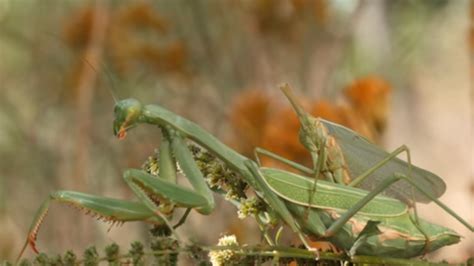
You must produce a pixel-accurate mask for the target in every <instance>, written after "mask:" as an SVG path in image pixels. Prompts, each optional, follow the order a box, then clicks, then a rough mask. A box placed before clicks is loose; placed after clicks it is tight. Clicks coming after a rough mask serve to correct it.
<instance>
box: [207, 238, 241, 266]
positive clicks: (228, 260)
mask: <svg viewBox="0 0 474 266" xmlns="http://www.w3.org/2000/svg"><path fill="white" fill-rule="evenodd" d="M238 245H239V243H238V242H237V238H236V237H235V235H230V236H223V237H221V238H220V239H219V242H218V243H217V246H234V247H235V246H238ZM237 256H238V255H237V254H235V252H234V251H233V250H213V251H210V252H209V259H210V261H211V263H212V265H213V266H221V265H228V264H232V263H233V262H235V261H236V257H237Z"/></svg>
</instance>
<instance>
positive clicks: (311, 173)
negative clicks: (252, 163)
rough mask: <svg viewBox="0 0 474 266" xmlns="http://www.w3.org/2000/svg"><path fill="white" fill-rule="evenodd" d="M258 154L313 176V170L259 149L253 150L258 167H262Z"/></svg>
mask: <svg viewBox="0 0 474 266" xmlns="http://www.w3.org/2000/svg"><path fill="white" fill-rule="evenodd" d="M260 154H262V155H265V156H268V157H270V158H272V159H274V160H277V161H279V162H281V163H284V164H286V165H288V166H290V167H292V168H294V169H296V170H298V171H301V172H302V173H305V174H308V175H313V174H314V170H312V169H310V168H308V167H306V166H304V165H301V164H299V163H296V162H294V161H291V160H289V159H287V158H285V157H282V156H280V155H278V154H276V153H273V152H271V151H269V150H266V149H263V148H260V147H257V148H255V150H254V156H255V159H256V160H257V163H258V166H262V163H261V161H260V156H259V155H260Z"/></svg>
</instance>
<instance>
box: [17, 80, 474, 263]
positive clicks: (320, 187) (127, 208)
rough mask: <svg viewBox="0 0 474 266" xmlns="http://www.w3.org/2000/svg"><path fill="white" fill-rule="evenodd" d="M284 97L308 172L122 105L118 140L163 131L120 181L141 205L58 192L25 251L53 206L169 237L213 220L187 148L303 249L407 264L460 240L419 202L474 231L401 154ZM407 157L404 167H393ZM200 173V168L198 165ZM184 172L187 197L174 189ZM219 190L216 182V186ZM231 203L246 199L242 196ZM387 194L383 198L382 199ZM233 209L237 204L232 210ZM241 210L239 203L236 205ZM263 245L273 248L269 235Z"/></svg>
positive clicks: (431, 178)
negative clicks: (154, 150)
mask: <svg viewBox="0 0 474 266" xmlns="http://www.w3.org/2000/svg"><path fill="white" fill-rule="evenodd" d="M282 91H283V92H284V93H285V95H286V96H287V97H288V99H289V100H290V102H291V104H292V105H293V107H294V109H295V111H296V113H297V115H298V117H299V119H300V122H301V130H300V136H299V138H300V141H301V143H302V144H303V145H304V146H305V147H306V149H308V151H309V152H310V154H311V156H312V159H313V160H312V161H313V167H312V168H307V167H304V166H302V165H299V164H297V163H295V162H291V161H288V160H286V159H284V158H282V157H280V156H278V155H276V154H273V153H271V152H269V151H265V150H262V149H257V150H256V159H257V160H256V161H253V160H250V159H249V158H246V157H244V156H242V155H241V154H239V153H237V152H236V151H234V150H232V149H231V148H229V147H228V146H226V145H225V144H223V143H222V142H221V141H219V140H218V139H217V138H215V137H214V136H213V135H211V134H210V133H208V132H206V131H205V130H204V129H202V128H201V127H200V126H198V125H197V124H195V123H193V122H191V121H189V120H187V119H185V118H183V117H181V116H178V115H176V114H174V113H172V112H170V111H168V110H166V109H164V108H163V107H160V106H158V105H143V104H142V103H141V102H139V101H138V100H135V99H125V100H121V101H119V102H118V103H117V104H116V106H115V110H114V113H115V121H114V124H113V129H114V134H115V135H116V136H117V137H118V138H120V139H122V138H124V137H125V136H126V134H127V132H128V131H129V130H131V129H132V128H134V127H136V126H138V125H139V124H151V125H155V126H158V127H159V128H160V129H161V131H162V140H161V143H160V147H159V154H158V155H157V158H156V164H157V165H156V169H158V170H157V171H155V173H151V172H150V171H145V170H139V169H128V170H126V171H125V172H124V174H123V178H124V180H125V182H126V183H127V184H128V186H129V187H130V188H131V190H132V191H133V193H134V194H135V195H136V197H137V198H138V201H127V200H120V199H111V198H106V197H101V196H94V195H90V194H85V193H81V192H75V191H56V192H53V193H51V194H50V195H49V198H48V199H47V200H46V201H45V202H44V203H43V204H42V205H41V207H40V208H39V209H38V211H37V213H36V214H35V216H34V219H33V222H32V224H31V227H30V229H29V233H28V237H27V239H26V241H25V244H24V246H23V248H22V250H21V252H20V255H19V258H20V257H21V256H22V254H23V252H24V251H25V249H26V247H27V246H28V245H30V246H31V248H32V249H33V250H34V251H36V252H37V249H36V247H35V241H36V238H37V234H38V231H39V227H40V225H41V223H42V221H43V219H44V217H45V216H46V214H47V211H48V208H49V205H50V203H51V202H52V201H54V202H59V203H65V204H69V205H73V206H75V207H78V208H80V209H83V210H85V211H86V212H89V213H92V214H93V215H97V216H98V217H99V218H100V219H103V220H105V221H110V222H120V223H122V222H128V221H144V222H147V223H151V224H159V225H163V224H166V225H167V226H169V227H170V228H176V227H177V226H178V225H180V224H182V223H183V222H184V221H185V219H186V216H187V214H188V213H189V211H190V210H196V211H197V212H199V213H201V214H204V215H207V214H209V213H211V212H212V211H213V210H214V207H215V203H214V197H213V193H214V192H220V193H222V191H221V190H219V189H215V187H212V185H210V184H208V183H207V182H206V175H207V174H206V173H204V172H205V171H203V167H204V166H205V165H204V166H203V164H202V162H201V161H198V160H197V159H196V154H197V153H198V151H196V150H195V148H193V147H190V146H189V145H188V143H187V141H192V142H193V143H195V144H197V145H199V146H200V147H202V148H204V149H205V150H206V151H207V152H209V153H210V154H212V156H215V158H217V159H218V160H219V162H222V165H224V166H225V167H227V168H228V169H230V170H231V172H232V174H233V175H234V176H233V177H236V176H238V178H240V179H239V180H238V181H236V182H234V183H237V184H238V185H237V186H236V187H237V188H235V189H236V190H239V189H240V190H245V189H246V188H247V187H250V188H252V189H253V190H254V191H255V193H256V194H257V196H258V198H259V199H260V200H261V201H262V202H263V203H264V204H265V205H266V209H264V211H262V212H260V213H257V214H256V215H255V218H256V219H257V221H258V222H259V223H262V224H264V223H266V220H265V216H267V217H268V216H273V217H277V219H278V220H280V221H283V222H284V223H285V224H286V225H287V226H289V227H290V228H291V230H292V231H293V232H294V233H296V234H297V235H298V236H299V238H300V239H301V241H302V243H303V244H304V245H305V246H306V248H308V249H310V250H312V251H314V253H315V258H317V256H318V251H317V250H314V249H313V248H312V247H311V246H310V245H309V244H308V241H307V240H308V238H311V239H322V240H328V241H330V242H332V243H333V244H334V245H336V246H337V247H339V248H340V249H342V250H345V251H346V252H347V253H348V254H350V255H356V254H357V255H372V256H387V257H395V258H411V257H415V256H419V255H423V254H425V253H428V252H431V251H434V250H436V249H439V248H441V247H443V246H447V245H452V244H455V243H457V242H459V241H460V238H461V237H460V235H458V234H457V233H456V232H454V231H453V230H451V229H449V228H445V227H442V226H439V225H435V224H432V223H430V222H428V221H425V220H423V219H421V218H418V216H417V214H416V211H415V212H413V211H411V210H412V209H414V208H413V207H414V205H415V203H416V202H430V201H433V202H435V203H436V204H437V205H439V206H440V207H441V208H443V209H444V210H445V211H446V212H447V213H449V214H450V215H452V216H453V217H454V218H456V219H457V220H458V221H459V222H461V223H462V224H463V225H465V226H466V227H467V228H469V230H470V231H474V228H473V226H472V225H470V224H469V223H468V222H467V221H465V220H464V219H463V218H461V217H460V216H459V215H457V214H456V213H454V212H453V211H452V210H451V209H449V208H448V207H447V206H445V205H444V204H443V203H442V202H440V201H439V200H438V199H437V198H439V197H440V196H441V195H442V194H443V193H444V191H445V184H444V182H443V181H442V179H441V178H439V177H438V176H436V175H434V174H433V173H430V172H428V171H426V170H423V169H421V168H418V167H416V166H414V165H412V164H411V162H410V156H409V151H408V149H407V148H406V147H405V146H402V147H400V148H399V149H397V150H395V151H394V152H392V153H387V152H385V151H384V150H382V149H380V148H378V147H377V146H375V145H374V144H371V143H370V142H368V141H367V140H365V139H364V138H363V137H361V136H359V135H358V134H357V133H355V132H353V131H352V130H350V129H347V128H345V127H343V126H340V125H337V124H334V123H331V122H328V121H325V120H323V119H319V118H314V117H311V116H310V115H308V114H307V113H306V112H304V110H303V109H302V108H301V107H300V106H299V105H298V103H297V102H296V100H295V97H294V96H293V94H292V93H291V90H290V88H289V86H288V85H284V86H282ZM402 152H406V153H407V157H408V160H407V162H405V161H402V160H400V159H398V158H396V157H397V155H399V154H400V153H402ZM262 154H263V155H265V156H271V157H273V158H276V159H279V160H281V161H283V162H285V163H287V164H288V165H290V166H293V167H294V168H295V169H297V170H299V171H300V172H302V173H304V175H305V176H303V175H300V174H296V173H291V172H287V171H283V170H279V169H273V168H266V167H261V166H260V165H259V160H258V156H259V155H262ZM204 164H206V163H205V162H204ZM179 171H181V172H182V173H183V174H184V176H185V177H186V178H187V179H188V180H189V183H190V184H191V186H192V189H190V188H187V187H185V186H182V185H180V184H178V183H177V178H176V176H177V173H178V172H179ZM214 178H216V179H217V180H219V179H220V178H222V179H223V178H224V177H220V176H214ZM237 193H240V194H241V196H240V197H237V198H238V199H243V198H245V193H244V192H242V191H240V192H237ZM382 193H385V195H381V194H382ZM234 202H235V201H234ZM236 205H238V206H242V205H243V203H242V202H236ZM176 207H182V208H186V209H187V211H186V213H185V215H184V216H183V217H182V218H181V220H180V221H179V222H178V224H177V225H175V226H172V225H171V224H170V221H169V220H170V218H171V215H172V213H173V210H174V209H175V208H176ZM263 233H264V235H265V239H266V240H267V241H268V242H269V243H270V244H274V241H273V240H272V239H271V237H269V236H268V234H267V232H265V231H264V232H263Z"/></svg>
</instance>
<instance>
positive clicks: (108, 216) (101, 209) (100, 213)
mask: <svg viewBox="0 0 474 266" xmlns="http://www.w3.org/2000/svg"><path fill="white" fill-rule="evenodd" d="M52 201H54V202H58V203H63V204H67V205H70V206H73V207H76V208H78V209H79V210H82V211H84V212H85V213H87V214H90V215H92V216H93V217H97V219H99V220H103V221H106V222H111V223H112V224H114V223H123V222H129V221H147V222H150V223H153V224H163V220H161V219H160V218H159V217H156V216H155V215H154V214H153V212H152V211H150V210H149V209H148V208H147V207H145V205H143V204H142V203H140V202H133V201H126V200H119V199H112V198H106V197H99V196H95V195H91V194H86V193H81V192H76V191H56V192H53V193H51V194H50V195H49V198H48V199H47V200H45V201H44V202H43V204H41V206H40V208H39V209H38V210H37V212H36V214H35V216H34V218H33V222H32V223H31V226H30V229H29V231H28V237H27V239H26V241H25V244H24V245H23V247H22V249H21V251H20V254H19V255H18V258H17V262H18V260H19V259H20V258H21V256H22V255H23V253H24V251H25V249H26V247H27V246H28V245H30V247H31V248H32V249H33V251H35V252H36V253H38V250H37V248H36V239H37V236H38V231H39V229H40V226H41V224H42V222H43V220H44V218H45V217H46V215H47V213H48V210H49V205H50V203H51V202H52Z"/></svg>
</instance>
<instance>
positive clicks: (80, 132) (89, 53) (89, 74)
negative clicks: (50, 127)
mask: <svg viewBox="0 0 474 266" xmlns="http://www.w3.org/2000/svg"><path fill="white" fill-rule="evenodd" d="M107 24H108V10H107V4H106V1H96V4H95V8H94V15H93V21H92V30H91V32H90V34H91V36H90V38H89V44H88V46H87V48H86V50H85V52H84V58H85V60H86V61H87V62H89V64H91V65H93V66H94V67H95V69H94V68H92V67H91V66H89V65H87V64H83V69H82V72H81V77H80V78H79V82H78V85H77V86H78V88H77V91H78V99H77V100H78V101H77V113H76V114H77V117H76V122H77V138H76V140H77V141H76V149H75V150H76V164H75V167H74V175H73V176H74V188H75V189H81V188H83V186H84V179H85V174H86V172H87V169H88V159H89V154H88V150H89V146H90V129H91V122H92V112H91V109H92V108H91V105H92V99H93V96H94V85H95V83H96V81H97V75H98V71H99V68H100V64H99V62H101V60H102V52H103V47H104V43H105V35H106V29H107Z"/></svg>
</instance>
